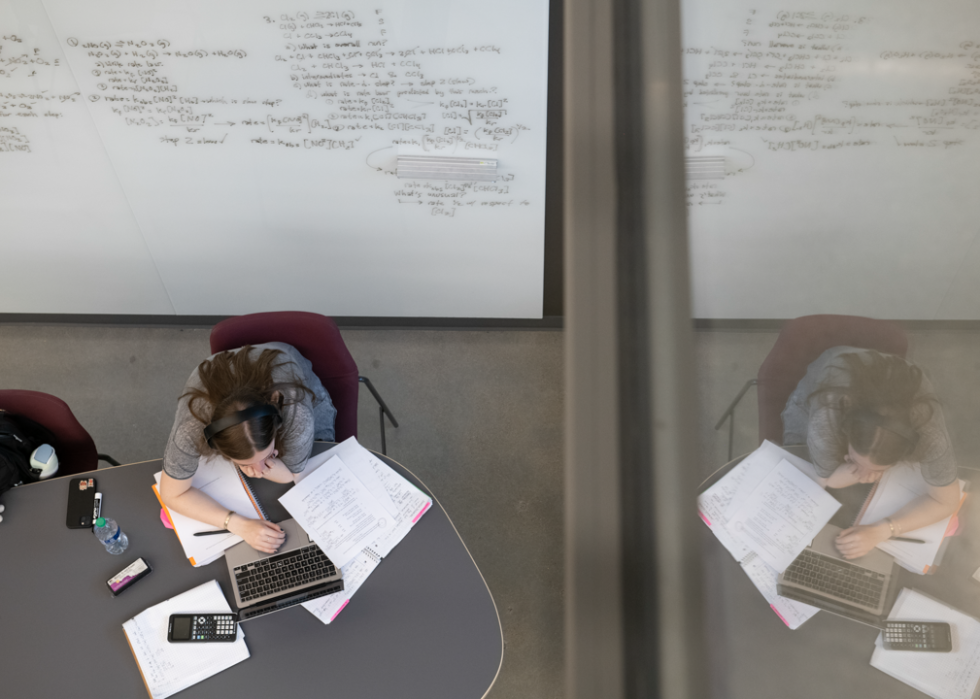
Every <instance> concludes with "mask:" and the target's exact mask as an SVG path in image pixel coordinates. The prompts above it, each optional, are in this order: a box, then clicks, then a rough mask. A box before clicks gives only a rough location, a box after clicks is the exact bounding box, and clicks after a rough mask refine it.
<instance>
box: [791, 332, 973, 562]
mask: <svg viewBox="0 0 980 699" xmlns="http://www.w3.org/2000/svg"><path fill="white" fill-rule="evenodd" d="M783 427H784V434H783V444H806V445H807V447H808V448H809V451H810V460H811V461H812V462H813V465H814V466H815V467H816V469H817V473H818V474H819V475H820V476H821V477H822V484H824V485H826V486H828V487H831V488H845V487H847V486H850V485H854V484H856V483H874V482H876V481H877V480H878V479H879V478H881V475H882V473H884V472H885V471H886V470H887V469H889V468H893V467H896V465H900V466H901V467H903V468H918V469H919V472H920V473H921V475H922V478H923V480H924V481H925V483H926V486H927V492H926V494H925V495H923V496H921V497H919V498H917V499H916V500H913V501H912V502H911V503H909V504H908V505H906V506H905V507H903V508H902V509H901V510H899V511H898V512H896V513H895V514H894V515H892V516H891V517H888V518H886V519H883V520H881V521H880V522H875V523H874V524H867V525H860V526H854V527H850V528H848V529H845V530H844V531H842V532H841V534H840V536H839V537H838V539H837V542H836V543H837V549H838V550H839V551H840V552H841V555H843V556H844V557H845V558H858V557H860V556H863V555H864V554H866V553H868V552H869V551H870V550H871V549H872V548H874V547H875V546H876V545H877V544H879V543H881V542H883V541H885V540H887V539H890V538H891V537H893V536H900V535H901V534H902V533H903V532H908V531H911V530H913V529H918V528H919V527H924V526H926V525H928V524H932V523H933V522H938V521H940V520H942V519H945V518H946V517H948V516H949V515H951V514H952V513H953V512H954V511H955V510H956V508H957V506H958V505H959V501H960V490H959V484H958V482H957V480H956V458H955V456H954V454H953V448H952V445H951V444H950V441H949V435H948V434H947V432H946V423H945V421H944V420H943V413H942V408H941V407H940V405H939V402H938V401H937V400H936V398H935V396H933V394H932V386H931V384H930V383H929V381H928V379H926V378H925V377H924V376H923V374H922V370H921V369H919V367H917V366H915V365H914V364H911V363H909V362H907V361H905V360H904V359H903V358H901V357H897V356H894V355H888V354H880V353H878V352H875V351H874V350H866V349H857V348H854V347H833V348H831V349H829V350H827V351H826V352H824V353H823V354H821V355H820V356H819V357H818V358H817V359H816V360H815V361H814V362H813V363H812V364H810V366H809V367H808V368H807V373H806V376H804V377H803V379H802V380H801V381H800V383H799V384H798V385H797V387H796V389H795V390H794V391H793V393H792V395H790V398H789V401H788V402H787V404H786V409H785V410H784V411H783Z"/></svg>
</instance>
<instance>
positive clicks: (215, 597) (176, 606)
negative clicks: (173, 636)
mask: <svg viewBox="0 0 980 699" xmlns="http://www.w3.org/2000/svg"><path fill="white" fill-rule="evenodd" d="M190 612H205V613H219V614H221V613H224V614H227V613H230V612H231V607H229V606H228V602H227V601H226V600H225V596H224V595H223V594H222V593H221V588H220V587H219V586H218V582H217V581H216V580H211V581H210V582H206V583H204V584H202V585H198V586H197V587H195V588H193V589H191V590H188V591H187V592H184V593H183V594H180V595H177V596H176V597H172V598H170V599H168V600H167V601H165V602H161V603H160V604H157V605H154V606H152V607H150V608H149V609H147V610H146V611H144V612H142V613H140V614H137V615H136V616H135V617H133V618H132V619H130V620H129V621H127V622H125V623H124V624H123V631H124V632H125V633H126V640H128V641H129V646H130V648H131V649H132V651H133V655H134V656H135V657H136V662H137V664H138V665H139V669H140V674H141V675H142V676H143V682H144V684H145V685H146V690H147V692H149V694H150V696H151V697H152V699H165V697H169V696H171V695H173V694H176V693H177V692H179V691H181V690H183V689H187V688H188V687H190V686H192V685H195V684H197V683H198V682H200V681H202V680H205V679H207V678H208V677H211V676H212V675H216V674H218V673H219V672H221V671H222V670H226V669H228V668H229V667H231V666H232V665H236V664H237V663H240V662H241V661H243V660H245V659H246V658H248V657H249V652H248V646H246V645H245V633H244V631H242V628H241V626H239V627H238V638H237V639H236V640H235V641H234V642H233V643H169V642H168V641H167V622H168V621H169V620H170V615H171V614H187V613H190ZM113 693H114V692H111V691H110V692H109V694H110V695H111V694H113Z"/></svg>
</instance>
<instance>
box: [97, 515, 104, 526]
mask: <svg viewBox="0 0 980 699" xmlns="http://www.w3.org/2000/svg"><path fill="white" fill-rule="evenodd" d="M95 526H97V527H104V526H105V517H99V518H98V519H97V520H95Z"/></svg>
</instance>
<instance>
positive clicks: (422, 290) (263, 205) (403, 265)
mask: <svg viewBox="0 0 980 699" xmlns="http://www.w3.org/2000/svg"><path fill="white" fill-rule="evenodd" d="M5 8H6V9H5ZM5 8H0V26H3V27H4V32H3V33H2V34H0V38H2V43H0V158H4V164H5V166H8V165H9V166H12V167H13V169H14V170H16V169H22V170H26V171H30V172H32V173H36V174H37V176H38V179H40V178H41V177H42V176H43V175H44V174H45V173H46V172H48V171H49V170H50V169H52V168H54V167H55V160H51V158H53V157H55V156H58V157H61V158H65V157H68V158H71V159H76V158H77V159H79V160H85V161H87V167H83V168H73V169H72V170H71V171H70V172H71V173H72V174H71V176H72V177H74V178H77V179H78V180H79V181H80V183H79V184H80V185H81V186H88V187H95V186H97V187H98V188H100V189H101V190H103V193H106V194H105V196H107V197H109V198H111V199H112V202H113V206H110V207H108V209H109V210H113V209H118V210H119V211H116V212H113V213H112V216H113V217H114V219H113V221H114V223H115V224H116V225H118V226H122V227H123V228H128V236H127V242H128V243H129V248H133V249H132V250H130V249H128V248H127V249H126V251H125V254H124V256H123V257H124V259H126V260H130V259H133V258H136V259H140V260H141V261H143V262H145V264H146V265H147V266H149V267H150V269H151V271H153V272H155V273H151V274H145V270H144V274H143V277H145V278H147V279H149V280H150V282H152V284H150V286H151V288H150V289H149V290H148V291H147V293H148V294H150V293H153V294H158V295H159V296H160V297H161V302H162V303H165V304H166V307H167V308H168V310H169V312H176V313H178V314H210V313H224V314H228V313H241V312H247V311H250V310H255V309H256V308H261V307H265V306H266V305H267V304H268V303H270V302H271V303H272V306H273V307H284V306H288V307H296V308H303V309H306V310H318V311H320V312H327V313H331V314H334V315H355V316H356V315H387V316H400V315H418V316H455V317H540V313H541V278H542V274H543V234H544V229H543V224H544V155H545V140H546V133H545V124H546V109H545V107H546V99H547V47H548V3H547V2H545V1H544V0H533V1H532V2H524V1H518V0H501V2H497V3H493V4H487V3H482V2H478V1H477V0H451V1H450V2H423V3H411V4H406V3H401V2H396V1H395V0H382V1H381V2H378V3H376V4H374V5H370V6H363V5H360V4H357V3H353V4H351V3H346V4H345V3H342V2H340V3H338V2H332V1H331V2H326V3H318V4H316V3H315V4H313V5H307V6H297V5H295V4H291V3H286V2H283V1H282V0H213V1H211V2H208V3H200V2H194V1H193V0H174V1H168V2H154V1H151V2H146V3H138V4H135V5H134V4H133V3H130V2H126V1H125V0H99V1H98V2H89V1H84V0H83V1H82V2H78V1H77V0H44V2H43V5H42V2H41V0H11V3H6V4H5ZM10 8H13V10H11V9H10ZM5 12H6V13H9V14H12V15H13V19H14V20H18V19H19V18H20V17H21V16H24V15H25V14H31V20H32V21H30V22H23V23H20V22H18V23H16V24H13V23H12V22H8V21H6V20H7V19H8V18H7V17H6V16H5V14H4V13H5ZM11 26H14V27H15V28H16V31H13V30H10V33H9V34H8V33H7V29H8V27H11ZM38 27H39V28H40V29H38ZM11 76H13V77H11ZM53 135H54V137H52V136H53ZM399 152H413V153H414V152H421V153H431V154H436V155H441V156H465V157H474V156H481V155H485V156H492V157H494V158H495V159H497V161H498V172H499V173H500V177H499V179H498V180H497V181H496V182H465V181H460V182H446V181H444V180H436V179H405V180H399V179H398V178H397V177H396V174H395V163H396V157H397V154H398V153H399ZM12 157H13V158H16V160H12V159H11V158H12ZM5 169H7V170H10V168H7V167H5ZM62 176H65V173H62ZM21 179H23V178H21ZM82 180H85V181H84V182H82ZM17 182H18V178H17V177H13V176H12V177H11V178H10V182H9V184H10V186H9V187H6V186H5V187H4V188H3V189H0V203H3V204H4V205H5V209H7V208H9V207H13V208H14V209H15V216H16V217H17V218H18V219H23V220H22V222H21V227H20V228H17V229H16V230H15V232H17V233H23V234H24V236H23V237H26V234H27V233H28V228H29V227H30V226H31V225H33V226H34V227H37V226H41V227H42V228H48V227H50V228H57V227H58V226H59V225H60V224H61V223H62V222H61V221H60V220H55V219H54V218H50V217H49V216H48V215H47V214H45V213H43V209H44V208H51V207H50V206H47V207H40V206H36V207H35V206H30V205H29V203H30V197H26V196H25V195H26V194H27V193H26V192H24V191H21V190H20V189H18V186H17ZM3 183H4V184H5V185H6V184H7V182H6V181H3ZM84 202H85V199H79V200H78V201H77V202H76V201H75V200H74V199H72V200H69V207H70V209H71V210H70V212H69V214H72V215H74V218H75V219H77V220H79V221H82V222H88V221H89V219H92V220H91V223H92V225H91V231H92V234H91V235H88V236H87V237H86V240H87V243H88V246H89V247H88V251H89V252H88V254H89V255H91V256H92V257H96V256H102V257H107V256H108V257H112V258H113V259H116V260H117V258H115V257H113V255H114V254H116V252H117V249H118V243H114V245H113V246H108V245H102V236H101V235H100V234H99V233H98V231H99V230H100V225H106V224H107V223H108V221H107V220H106V221H99V220H98V219H99V217H100V216H103V213H101V212H102V209H101V208H90V207H86V206H85V204H84ZM8 204H9V206H8ZM21 209H24V210H23V211H22V212H21ZM82 214H84V215H82ZM86 216H87V217H88V218H86ZM49 218H50V220H49ZM87 230H88V229H86V232H87ZM270 244H272V245H274V248H275V253H276V255H277V258H278V259H280V260H283V261H284V264H288V265H289V267H290V284H283V285H277V286H276V287H275V288H274V289H273V290H272V293H273V294H275V298H273V299H271V301H270V289H269V288H267V287H262V288H260V285H248V286H246V287H244V288H243V287H241V285H238V284H237V283H236V280H237V279H241V278H242V276H243V275H247V274H249V273H250V272H251V273H254V274H259V273H264V272H265V271H266V269H267V264H268V259H269V246H270ZM365 260H370V267H367V266H366V265H365V264H364V261H365ZM117 261H118V260H117ZM73 263H74V264H77V261H75V260H73ZM25 266H29V265H25ZM49 276H50V277H51V278H53V279H59V278H60V277H59V275H58V274H52V275H49ZM148 283H149V282H144V285H146V284H148ZM161 285H162V288H161ZM232 289H235V291H234V293H232V291H231V290H232ZM0 290H2V289H0ZM205 290H206V293H205ZM447 292H449V293H447ZM62 293H63V294H73V295H74V296H73V298H82V299H86V298H89V297H91V296H92V295H93V294H95V292H94V291H91V290H89V289H87V288H82V289H78V288H71V289H63V290H62ZM116 296H119V297H121V296H123V295H121V294H117V295H116ZM111 299H112V297H111V296H107V295H105V294H103V295H100V296H99V298H98V299H94V300H93V299H90V298H89V301H86V302H84V303H88V304H89V305H90V306H91V307H90V308H88V309H87V310H89V311H90V312H121V311H119V310H118V309H116V308H113V307H112V303H113V302H112V300H111ZM115 303H117V304H118V303H124V301H116V302H115ZM11 310H16V309H11ZM63 310H64V309H63V308H57V307H53V308H50V309H49V311H51V312H57V311H63ZM125 312H133V309H132V308H127V309H126V311H125ZM147 312H159V309H158V308H152V309H150V308H148V309H147Z"/></svg>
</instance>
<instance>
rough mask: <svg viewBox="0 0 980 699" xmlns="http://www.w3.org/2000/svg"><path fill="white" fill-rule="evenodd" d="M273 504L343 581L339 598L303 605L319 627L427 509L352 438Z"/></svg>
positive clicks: (320, 458) (312, 464) (421, 497)
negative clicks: (284, 511)
mask: <svg viewBox="0 0 980 699" xmlns="http://www.w3.org/2000/svg"><path fill="white" fill-rule="evenodd" d="M279 502H281V503H282V504H283V506H284V507H285V508H286V509H287V510H288V511H289V513H290V514H291V515H292V516H293V519H295V520H296V521H297V522H298V523H299V524H300V526H302V527H303V529H305V530H306V533H307V534H309V535H310V538H311V539H313V541H315V542H316V544H317V545H318V546H319V547H320V548H321V549H322V550H323V552H324V553H325V554H327V556H328V557H329V558H330V560H331V561H333V563H334V565H336V566H337V567H339V568H340V570H341V573H342V575H343V576H344V590H343V592H339V593H337V594H333V595H327V596H326V597H321V598H320V599H317V600H315V601H313V602H306V603H304V604H303V606H304V607H306V608H307V609H308V610H309V611H310V612H312V613H313V614H314V615H315V616H316V617H317V618H318V619H320V621H322V622H323V623H325V624H329V623H330V622H331V621H333V619H334V618H335V617H336V616H337V614H339V613H340V610H341V609H343V608H344V607H345V606H347V603H348V602H349V601H350V598H351V597H352V596H353V594H354V593H355V592H357V590H358V588H359V587H360V586H361V584H362V583H363V582H364V580H366V579H367V577H368V576H369V575H370V574H371V573H372V572H373V571H374V569H375V568H376V567H377V565H378V563H379V562H380V561H381V559H382V558H384V557H385V556H387V555H388V554H389V553H390V552H391V550H392V549H393V548H395V546H396V545H397V544H398V542H400V541H401V540H402V539H403V538H404V537H405V535H406V534H407V533H408V532H409V530H410V529H411V528H412V527H413V526H414V525H415V523H416V522H417V521H418V520H419V518H420V517H421V516H422V515H423V514H425V512H426V511H427V510H428V509H429V508H430V507H431V506H432V499H431V498H430V497H429V496H428V495H426V494H425V493H423V492H422V491H421V490H419V489H418V488H416V487H415V486H414V485H412V484H411V483H409V482H408V481H407V480H405V478H403V477H402V476H401V475H399V474H398V473H397V472H395V471H394V470H393V469H392V468H390V467H389V466H387V465H386V464H385V463H383V462H382V461H381V460H380V459H378V458H377V457H375V456H374V455H373V454H372V453H371V452H369V451H368V450H367V449H365V448H364V447H362V446H361V445H360V444H358V443H357V440H356V439H354V438H353V437H351V438H350V439H348V440H346V441H344V442H342V443H341V444H338V445H337V446H336V447H334V448H332V449H330V450H328V451H325V452H323V453H322V454H319V455H317V456H315V457H313V458H311V459H310V460H309V461H308V462H307V464H306V468H305V469H304V471H303V473H302V474H301V475H300V477H299V479H298V482H297V484H296V485H295V486H294V487H293V488H292V489H291V490H289V492H287V493H286V494H285V495H283V496H282V497H281V498H279Z"/></svg>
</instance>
